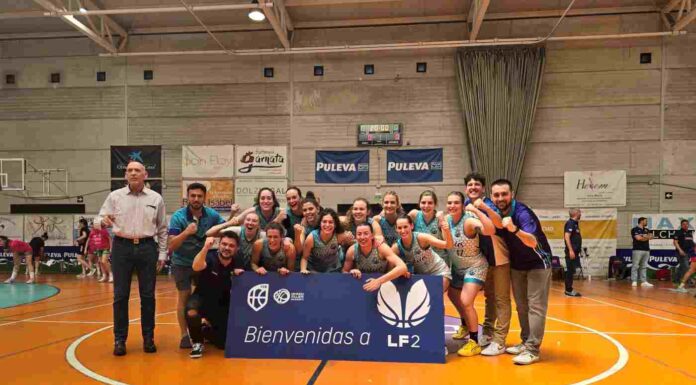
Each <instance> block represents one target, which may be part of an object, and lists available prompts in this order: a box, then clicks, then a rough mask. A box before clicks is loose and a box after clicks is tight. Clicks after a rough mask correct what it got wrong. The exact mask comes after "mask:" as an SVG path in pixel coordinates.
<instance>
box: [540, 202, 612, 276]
mask: <svg viewBox="0 0 696 385" xmlns="http://www.w3.org/2000/svg"><path fill="white" fill-rule="evenodd" d="M534 212H535V213H536V215H537V216H538V217H539V221H541V226H542V229H543V230H544V233H545V234H546V238H548V240H549V244H550V246H551V250H552V251H553V255H555V256H557V257H559V258H560V260H561V264H562V265H564V266H565V241H564V238H563V236H564V234H565V223H566V222H567V221H568V219H569V216H568V210H564V209H558V210H539V209H536V210H534ZM616 220H617V212H616V209H586V210H582V217H581V218H580V234H581V235H582V247H583V251H582V255H583V256H585V255H586V256H587V257H583V258H582V259H581V262H582V264H583V269H584V272H585V274H588V273H590V274H592V275H603V274H606V269H607V266H608V262H607V261H608V260H609V257H611V256H612V255H615V254H616Z"/></svg>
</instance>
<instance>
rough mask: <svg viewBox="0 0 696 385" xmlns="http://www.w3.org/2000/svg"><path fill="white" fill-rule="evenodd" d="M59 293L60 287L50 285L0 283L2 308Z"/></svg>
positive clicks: (0, 305) (0, 303)
mask: <svg viewBox="0 0 696 385" xmlns="http://www.w3.org/2000/svg"><path fill="white" fill-rule="evenodd" d="M57 293H58V288H57V287H55V286H50V285H42V284H33V285H27V284H26V283H11V284H0V309H6V308H8V307H13V306H18V305H25V304H28V303H32V302H36V301H40V300H42V299H45V298H48V297H52V296H54V295H56V294H57Z"/></svg>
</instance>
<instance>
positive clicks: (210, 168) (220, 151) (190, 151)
mask: <svg viewBox="0 0 696 385" xmlns="http://www.w3.org/2000/svg"><path fill="white" fill-rule="evenodd" d="M181 176H182V177H183V178H194V179H195V178H232V177H234V146H233V145H224V146H181Z"/></svg>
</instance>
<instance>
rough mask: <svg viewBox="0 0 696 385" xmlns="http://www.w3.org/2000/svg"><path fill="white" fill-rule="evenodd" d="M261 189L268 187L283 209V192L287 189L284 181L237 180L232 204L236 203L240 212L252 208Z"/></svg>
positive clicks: (284, 202)
mask: <svg viewBox="0 0 696 385" xmlns="http://www.w3.org/2000/svg"><path fill="white" fill-rule="evenodd" d="M263 187H268V188H270V189H271V190H273V192H275V195H276V198H277V199H278V203H280V207H285V205H286V201H285V190H286V189H287V188H288V181H287V180H286V179H254V178H249V179H246V178H243V179H237V180H236V181H235V186H234V202H235V203H237V204H238V205H239V206H240V207H241V208H242V210H243V209H246V208H249V207H251V206H253V205H254V200H255V199H256V195H257V194H258V192H259V189H261V188H263Z"/></svg>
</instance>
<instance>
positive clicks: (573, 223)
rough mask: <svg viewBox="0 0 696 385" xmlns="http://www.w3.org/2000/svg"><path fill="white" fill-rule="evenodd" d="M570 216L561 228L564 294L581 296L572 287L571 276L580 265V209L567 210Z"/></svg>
mask: <svg viewBox="0 0 696 385" xmlns="http://www.w3.org/2000/svg"><path fill="white" fill-rule="evenodd" d="M568 215H569V216H570V218H569V219H568V221H567V222H566V223H565V227H564V230H563V243H565V263H566V272H565V295H566V296H568V297H582V295H581V294H580V293H578V292H577V291H575V290H574V289H573V276H574V275H575V269H576V268H577V267H578V266H580V250H582V235H581V234H580V223H579V222H580V217H582V212H581V211H580V209H576V208H572V209H570V210H568Z"/></svg>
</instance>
